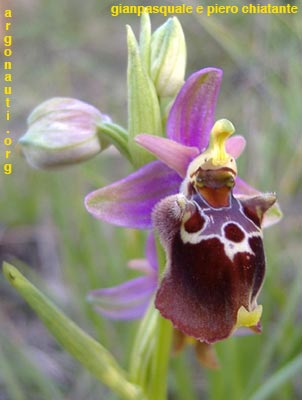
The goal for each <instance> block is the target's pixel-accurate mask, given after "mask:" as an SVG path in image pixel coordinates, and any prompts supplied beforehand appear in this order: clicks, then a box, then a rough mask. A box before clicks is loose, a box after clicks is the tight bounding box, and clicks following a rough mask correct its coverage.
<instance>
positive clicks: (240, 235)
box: [224, 223, 245, 243]
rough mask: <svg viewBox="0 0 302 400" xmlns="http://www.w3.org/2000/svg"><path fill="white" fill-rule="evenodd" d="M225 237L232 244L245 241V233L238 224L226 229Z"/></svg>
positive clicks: (228, 226) (231, 224)
mask: <svg viewBox="0 0 302 400" xmlns="http://www.w3.org/2000/svg"><path fill="white" fill-rule="evenodd" d="M224 233H225V237H226V238H227V239H229V240H231V241H232V242H236V243H240V242H242V240H243V239H244V237H245V235H244V232H243V231H242V230H241V229H240V228H239V226H237V225H236V224H233V223H230V224H228V225H226V226H225V227H224Z"/></svg>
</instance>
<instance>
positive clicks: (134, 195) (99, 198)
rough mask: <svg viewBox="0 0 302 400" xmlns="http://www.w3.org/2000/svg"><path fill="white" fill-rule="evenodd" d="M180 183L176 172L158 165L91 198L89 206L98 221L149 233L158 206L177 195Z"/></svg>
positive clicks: (88, 208) (86, 200) (104, 189)
mask: <svg viewBox="0 0 302 400" xmlns="http://www.w3.org/2000/svg"><path fill="white" fill-rule="evenodd" d="M180 183H181V178H180V177H179V176H178V175H177V174H176V173H175V172H174V171H173V170H172V169H170V168H168V167H167V166H166V165H164V164H163V163H162V162H160V161H154V162H152V163H149V164H147V165H145V166H143V167H142V168H140V169H139V170H137V171H136V172H134V173H132V174H131V175H129V176H127V177H126V178H124V179H122V180H120V181H117V182H115V183H113V184H111V185H108V186H105V187H103V188H101V189H98V190H95V191H94V192H92V193H90V194H88V195H87V196H86V198H85V206H86V208H87V210H88V211H89V212H90V213H91V214H92V215H93V216H94V217H95V218H98V219H101V220H104V221H106V222H109V223H111V224H114V225H118V226H124V227H129V228H137V229H149V228H151V227H152V223H151V212H152V209H153V207H154V206H155V204H156V203H157V202H158V201H159V200H161V199H162V198H164V197H166V196H168V195H170V194H173V193H177V192H178V190H179V186H180Z"/></svg>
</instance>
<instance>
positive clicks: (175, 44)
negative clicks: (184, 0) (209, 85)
mask: <svg viewBox="0 0 302 400" xmlns="http://www.w3.org/2000/svg"><path fill="white" fill-rule="evenodd" d="M185 68H186V43H185V37H184V33H183V30H182V27H181V25H180V22H179V21H178V19H177V18H176V17H173V18H169V19H168V20H167V22H165V23H164V24H163V25H161V26H160V27H159V28H158V29H157V30H156V31H155V32H154V33H153V35H152V38H151V77H152V79H153V82H154V84H155V87H156V90H157V93H158V95H159V97H174V96H175V95H176V94H177V92H178V91H179V89H180V87H181V86H182V85H183V83H184V78H185Z"/></svg>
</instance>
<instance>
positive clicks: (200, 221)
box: [184, 212, 205, 233]
mask: <svg viewBox="0 0 302 400" xmlns="http://www.w3.org/2000/svg"><path fill="white" fill-rule="evenodd" d="M204 224H205V219H204V217H202V216H201V215H200V213H199V212H196V213H195V214H193V215H192V217H191V218H189V219H188V221H186V222H185V223H184V228H185V231H186V232H188V233H195V232H198V231H200V230H201V229H202V228H203V226H204Z"/></svg>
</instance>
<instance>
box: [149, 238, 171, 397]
mask: <svg viewBox="0 0 302 400" xmlns="http://www.w3.org/2000/svg"><path fill="white" fill-rule="evenodd" d="M156 250H157V258H158V271H159V275H160V279H161V277H162V273H163V271H164V269H165V265H166V256H165V252H164V250H163V248H162V246H161V244H160V242H159V240H158V238H157V240H156ZM172 332H173V329H172V325H171V322H170V321H168V320H167V319H165V318H163V317H161V316H160V315H159V318H158V320H157V329H156V338H155V340H156V341H155V348H154V353H153V357H152V364H151V372H150V379H149V387H148V390H147V393H148V399H149V400H165V399H166V398H167V380H168V367H169V360H170V353H171V343H172Z"/></svg>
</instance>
